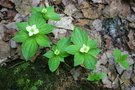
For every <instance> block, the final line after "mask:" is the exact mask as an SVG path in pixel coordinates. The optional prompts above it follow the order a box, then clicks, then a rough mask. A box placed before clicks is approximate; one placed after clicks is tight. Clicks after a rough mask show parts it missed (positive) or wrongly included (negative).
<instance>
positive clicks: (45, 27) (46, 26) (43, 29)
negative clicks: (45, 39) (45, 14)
mask: <svg viewBox="0 0 135 90" xmlns="http://www.w3.org/2000/svg"><path fill="white" fill-rule="evenodd" d="M53 29H54V26H53V25H49V24H46V23H44V25H42V26H41V27H40V28H39V33H40V34H49V33H51V32H52V30H53Z"/></svg>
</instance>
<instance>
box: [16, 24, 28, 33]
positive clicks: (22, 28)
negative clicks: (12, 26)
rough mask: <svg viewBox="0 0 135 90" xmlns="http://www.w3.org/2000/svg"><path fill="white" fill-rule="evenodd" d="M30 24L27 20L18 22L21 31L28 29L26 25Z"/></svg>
mask: <svg viewBox="0 0 135 90" xmlns="http://www.w3.org/2000/svg"><path fill="white" fill-rule="evenodd" d="M27 25H28V23H27V22H20V23H16V26H17V27H18V28H19V30H21V31H26V26H27Z"/></svg>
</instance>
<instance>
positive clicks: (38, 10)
mask: <svg viewBox="0 0 135 90" xmlns="http://www.w3.org/2000/svg"><path fill="white" fill-rule="evenodd" d="M42 9H43V7H33V8H32V14H34V13H37V12H38V13H39V12H41V11H42Z"/></svg>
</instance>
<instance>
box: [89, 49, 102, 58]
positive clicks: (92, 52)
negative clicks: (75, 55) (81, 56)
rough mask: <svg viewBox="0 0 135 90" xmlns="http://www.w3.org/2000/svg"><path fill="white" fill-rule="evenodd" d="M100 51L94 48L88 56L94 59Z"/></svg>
mask: <svg viewBox="0 0 135 90" xmlns="http://www.w3.org/2000/svg"><path fill="white" fill-rule="evenodd" d="M100 51H101V50H100V49H99V48H95V49H90V50H89V52H88V53H89V54H90V55H92V56H94V57H96V56H97V55H98V54H99V52H100Z"/></svg>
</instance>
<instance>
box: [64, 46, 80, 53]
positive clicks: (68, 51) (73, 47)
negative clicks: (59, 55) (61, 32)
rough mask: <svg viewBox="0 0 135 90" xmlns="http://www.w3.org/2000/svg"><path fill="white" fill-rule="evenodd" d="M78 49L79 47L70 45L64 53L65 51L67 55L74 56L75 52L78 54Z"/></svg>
mask: <svg viewBox="0 0 135 90" xmlns="http://www.w3.org/2000/svg"><path fill="white" fill-rule="evenodd" d="M79 49H80V47H78V46H77V45H70V46H68V47H67V48H66V49H65V51H66V52H67V53H69V54H72V55H74V54H76V53H77V52H79Z"/></svg>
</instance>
